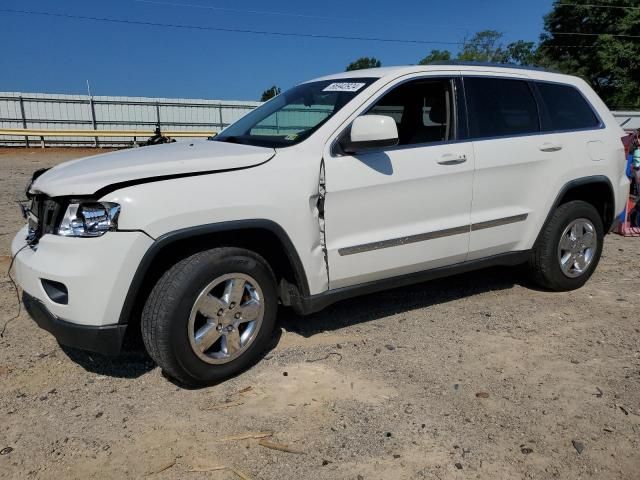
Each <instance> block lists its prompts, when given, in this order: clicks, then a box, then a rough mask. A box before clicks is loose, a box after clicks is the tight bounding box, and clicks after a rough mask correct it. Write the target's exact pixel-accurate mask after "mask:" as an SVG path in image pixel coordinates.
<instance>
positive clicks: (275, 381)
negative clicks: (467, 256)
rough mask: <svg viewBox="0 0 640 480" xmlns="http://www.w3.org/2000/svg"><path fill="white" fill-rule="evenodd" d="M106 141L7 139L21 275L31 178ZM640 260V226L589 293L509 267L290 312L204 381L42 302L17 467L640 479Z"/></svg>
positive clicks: (22, 370)
mask: <svg viewBox="0 0 640 480" xmlns="http://www.w3.org/2000/svg"><path fill="white" fill-rule="evenodd" d="M94 153H96V151H95V150H84V151H83V150H62V149H60V150H55V149H50V150H45V151H41V150H39V149H31V150H17V149H15V150H11V149H5V150H0V171H1V172H2V175H1V178H0V182H1V189H0V195H1V198H0V202H1V204H0V212H1V216H0V218H2V226H0V255H4V257H2V259H3V260H2V263H1V264H0V267H1V269H2V272H3V273H4V272H5V271H6V269H7V267H8V258H7V257H6V255H8V253H9V242H10V239H11V238H12V237H13V235H14V232H15V231H16V230H17V229H18V228H19V227H20V226H21V225H22V223H23V220H22V219H21V218H20V215H19V210H18V208H17V206H16V205H15V202H14V201H15V199H16V196H17V198H21V196H22V192H23V188H24V186H25V184H26V182H27V179H28V177H29V175H30V173H31V172H32V171H33V170H34V169H36V168H40V167H43V166H50V165H53V164H56V163H58V162H60V161H63V160H66V159H70V158H75V157H79V156H83V155H88V154H94ZM639 272H640V239H624V238H621V237H618V236H615V235H610V236H608V237H607V239H606V245H605V251H604V256H603V259H602V261H601V263H600V266H599V268H598V270H597V272H596V274H595V276H594V277H593V279H592V280H591V281H589V282H588V283H587V285H586V286H585V287H584V288H582V289H580V290H578V291H575V292H571V293H549V292H544V291H539V290H536V289H533V288H532V287H531V286H530V285H528V284H527V283H526V282H525V281H524V280H523V279H522V276H521V275H520V274H519V272H518V271H517V270H515V269H491V270H484V271H481V272H477V273H473V274H468V275H463V276H457V277H453V278H450V279H447V280H440V281H434V282H431V283H425V284H420V285H416V286H413V287H410V288H403V289H399V290H393V291H389V292H385V293H382V294H376V295H370V296H367V297H363V298H359V299H354V300H350V301H345V302H342V303H340V304H337V305H334V306H333V307H331V308H329V309H328V310H326V311H324V312H321V313H318V314H315V315H313V316H310V317H304V318H303V317H297V316H295V315H294V314H293V313H291V312H289V311H286V310H282V311H281V312H280V314H279V323H278V328H277V332H276V334H275V336H274V341H273V348H272V350H271V351H269V352H268V353H267V354H266V356H265V358H264V359H263V360H262V361H261V362H260V363H259V364H258V365H257V366H255V367H254V368H253V369H251V370H249V371H248V372H246V373H244V374H242V375H240V376H238V377H236V378H234V379H232V380H229V381H227V382H225V383H222V384H220V385H217V386H215V387H211V388H205V389H200V390H186V389H183V388H180V387H179V386H177V385H175V384H173V383H172V382H171V381H170V380H168V379H167V378H165V377H163V375H162V374H161V372H160V371H159V369H158V368H156V367H155V366H154V365H153V363H152V362H151V361H150V360H149V358H148V357H147V356H146V355H145V354H144V353H143V352H139V351H137V352H136V351H131V352H128V353H126V354H125V355H124V356H122V357H119V358H117V359H108V358H104V357H100V356H97V355H92V354H87V353H82V352H78V351H72V350H68V349H61V347H60V346H59V345H58V344H57V343H56V341H55V340H54V339H53V338H52V337H51V336H50V335H49V334H48V333H46V332H44V331H42V330H39V329H38V328H37V327H36V325H35V324H34V323H33V322H32V321H31V320H30V319H29V318H28V317H27V316H26V315H25V314H24V313H22V314H21V315H20V317H19V318H18V319H17V320H15V321H13V322H11V323H9V325H8V326H7V327H6V331H5V333H4V336H3V337H2V338H0V477H1V478H83V479H84V478H141V477H146V478H151V479H154V480H155V479H158V480H161V479H172V478H181V479H182V478H184V479H189V478H194V479H195V478H198V479H199V478H211V479H219V480H223V479H248V478H250V479H353V480H356V479H357V480H362V479H366V480H371V479H423V478H424V479H471V478H473V479H520V478H527V479H568V480H569V479H584V478H594V479H634V480H635V479H638V478H640V450H639V449H640V341H639V339H640V315H639V314H640V281H639V280H640V275H638V273H639ZM0 281H1V282H2V283H1V284H0V311H1V312H2V313H0V319H4V320H2V322H1V323H0V328H1V327H2V324H4V322H5V320H6V319H9V318H11V317H12V316H13V315H14V314H15V313H16V311H17V303H16V297H15V292H14V291H13V287H12V286H11V284H10V283H9V282H8V281H7V278H6V277H4V278H2V279H1V280H0ZM243 437H249V438H245V439H243ZM259 437H263V438H262V439H261V438H259ZM265 440H266V441H267V442H271V443H274V444H278V445H288V446H289V447H290V449H293V450H295V452H297V453H292V452H285V451H279V450H274V449H271V448H268V447H267V446H264V445H261V444H260V442H261V441H262V442H263V443H265V442H264V441H265ZM267 445H268V444H267Z"/></svg>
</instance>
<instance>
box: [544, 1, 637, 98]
mask: <svg viewBox="0 0 640 480" xmlns="http://www.w3.org/2000/svg"><path fill="white" fill-rule="evenodd" d="M572 3H573V4H578V5H574V6H567V5H563V4H562V3H561V2H559V1H556V2H555V3H554V4H553V9H552V10H551V12H550V13H549V14H548V15H546V16H545V19H544V29H545V33H544V34H543V35H542V37H541V43H540V48H539V50H540V56H541V60H542V61H543V63H544V64H545V66H548V67H551V68H555V69H557V70H560V71H562V72H565V73H569V74H572V75H579V76H581V77H583V78H584V79H585V80H587V81H588V82H589V83H590V84H591V86H592V87H593V88H594V89H595V90H596V92H598V94H599V95H600V96H601V97H602V99H603V100H604V101H605V103H606V104H607V105H608V106H609V108H613V109H615V108H619V109H637V108H640V41H639V39H638V38H637V36H638V35H640V9H638V8H637V7H638V0H617V1H616V2H615V5H616V8H596V7H594V6H593V5H592V4H593V2H592V1H591V0H575V1H573V2H572ZM600 3H602V2H600ZM625 7H628V8H625ZM576 33H579V34H580V35H577V34H576ZM634 37H635V38H634Z"/></svg>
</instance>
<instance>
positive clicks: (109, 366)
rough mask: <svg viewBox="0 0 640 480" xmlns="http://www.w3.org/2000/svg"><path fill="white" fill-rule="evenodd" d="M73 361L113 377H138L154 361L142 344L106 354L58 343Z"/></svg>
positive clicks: (98, 373) (99, 373) (95, 371)
mask: <svg viewBox="0 0 640 480" xmlns="http://www.w3.org/2000/svg"><path fill="white" fill-rule="evenodd" d="M60 349H61V350H62V351H63V352H64V354H65V355H66V356H67V357H68V358H69V359H70V360H71V361H72V362H74V363H76V364H77V365H79V366H81V367H82V368H84V369H85V370H86V371H87V372H91V373H95V374H97V375H104V376H107V377H115V378H138V377H140V376H142V375H144V374H145V373H147V372H149V371H151V370H153V369H154V368H155V366H156V365H155V363H154V362H153V360H151V357H149V355H147V352H146V351H145V350H144V347H142V346H138V345H136V346H132V347H128V348H126V349H124V350H123V352H122V353H121V354H120V355H118V356H113V357H111V356H106V355H101V354H99V353H93V352H87V351H84V350H78V349H75V348H71V347H66V346H64V345H60Z"/></svg>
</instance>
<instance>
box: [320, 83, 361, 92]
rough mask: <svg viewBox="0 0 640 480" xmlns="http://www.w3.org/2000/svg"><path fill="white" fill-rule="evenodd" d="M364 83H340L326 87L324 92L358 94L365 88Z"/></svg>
mask: <svg viewBox="0 0 640 480" xmlns="http://www.w3.org/2000/svg"><path fill="white" fill-rule="evenodd" d="M364 86H365V84H364V83H354V82H340V83H332V84H331V85H328V86H327V87H325V88H324V89H323V90H322V91H323V92H357V91H358V90H360V89H361V88H362V87H364Z"/></svg>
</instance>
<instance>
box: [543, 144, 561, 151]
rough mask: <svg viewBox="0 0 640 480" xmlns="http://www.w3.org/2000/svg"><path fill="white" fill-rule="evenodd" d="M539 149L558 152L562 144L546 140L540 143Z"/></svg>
mask: <svg viewBox="0 0 640 480" xmlns="http://www.w3.org/2000/svg"><path fill="white" fill-rule="evenodd" d="M540 150H541V151H543V152H559V151H560V150H562V145H560V144H559V143H552V142H547V143H543V144H542V145H540Z"/></svg>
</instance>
